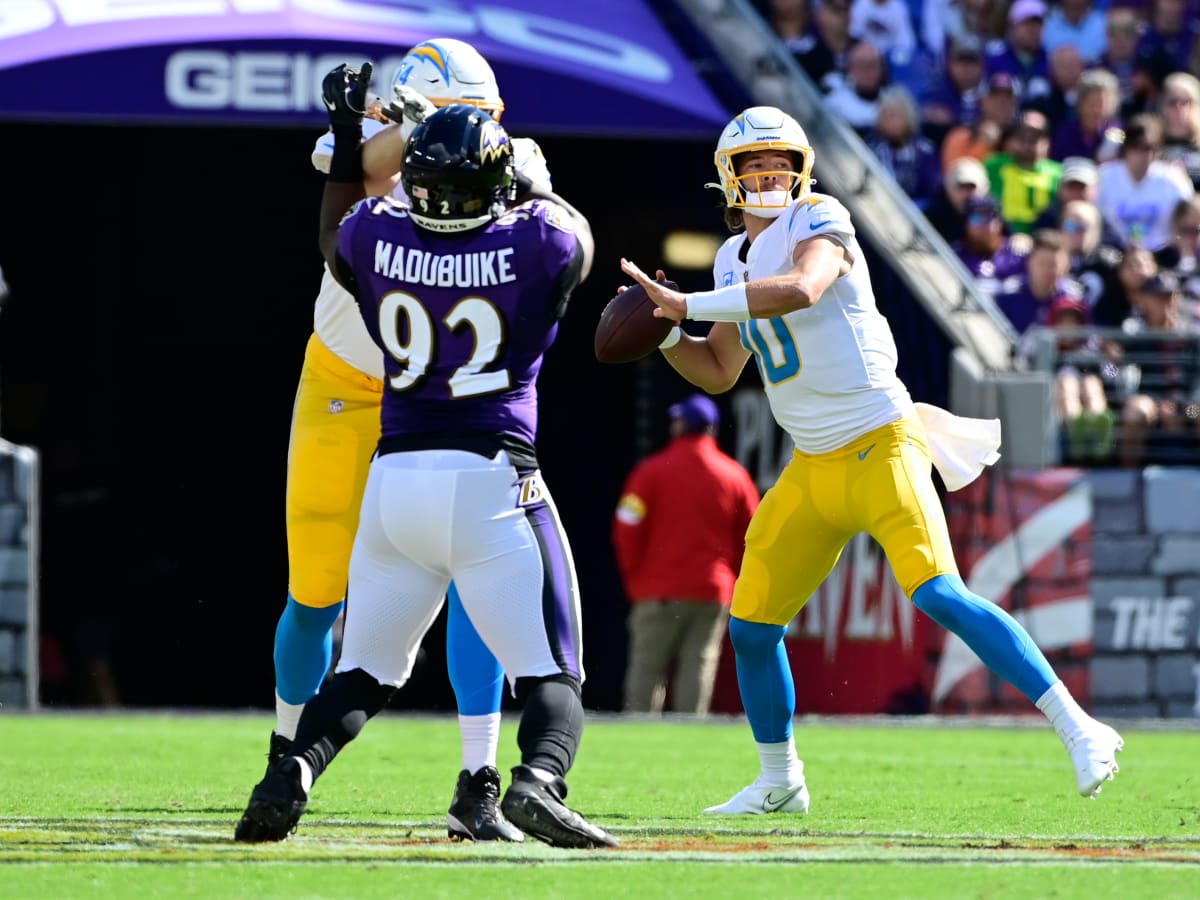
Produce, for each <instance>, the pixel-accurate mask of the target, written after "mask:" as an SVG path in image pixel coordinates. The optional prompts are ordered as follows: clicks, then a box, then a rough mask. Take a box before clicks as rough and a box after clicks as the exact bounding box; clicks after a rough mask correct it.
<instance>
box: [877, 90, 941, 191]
mask: <svg viewBox="0 0 1200 900" xmlns="http://www.w3.org/2000/svg"><path fill="white" fill-rule="evenodd" d="M919 128H920V121H919V120H918V116H917V104H916V101H915V100H914V99H913V96H912V94H911V93H910V92H909V90H908V88H906V87H904V86H902V85H893V86H892V87H889V88H885V89H884V90H883V91H882V92H881V93H880V94H879V114H878V117H877V118H876V121H875V130H874V131H873V132H872V133H871V134H869V135H868V136H867V146H868V147H870V148H871V152H872V153H874V154H875V155H876V156H877V157H878V158H879V161H880V162H882V163H883V166H884V168H885V169H887V170H888V171H889V172H891V173H892V177H893V178H895V179H896V183H897V184H898V185H899V186H900V188H901V190H903V191H904V193H906V194H908V196H909V197H910V198H912V201H913V203H915V204H916V205H917V208H918V209H921V210H924V209H927V208H928V207H929V205H930V204H931V203H932V202H933V200H934V197H936V196H937V193H938V191H939V190H940V188H941V184H942V165H941V161H940V160H939V159H938V154H937V151H936V150H935V149H934V147H933V144H931V143H930V142H929V140H927V139H926V138H924V137H922V136H921V133H920V130H919Z"/></svg>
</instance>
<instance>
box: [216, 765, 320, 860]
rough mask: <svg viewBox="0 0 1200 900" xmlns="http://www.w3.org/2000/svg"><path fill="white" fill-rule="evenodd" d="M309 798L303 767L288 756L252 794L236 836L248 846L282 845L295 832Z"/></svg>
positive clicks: (234, 835)
mask: <svg viewBox="0 0 1200 900" xmlns="http://www.w3.org/2000/svg"><path fill="white" fill-rule="evenodd" d="M307 806H308V796H307V795H306V794H305V793H304V788H303V786H302V785H301V782H300V763H299V762H298V761H297V760H296V758H295V757H292V756H289V757H287V758H286V759H284V760H283V761H281V762H280V763H278V764H277V765H275V766H273V767H272V768H271V769H269V770H268V771H267V775H266V777H265V778H263V780H262V781H260V782H259V783H258V785H257V786H256V787H255V788H254V791H253V792H252V793H251V794H250V804H249V805H248V806H247V807H246V811H245V812H244V813H242V819H241V821H240V822H238V824H237V828H236V829H235V830H234V832H233V839H234V840H235V841H241V842H243V843H246V844H263V843H266V842H267V841H282V840H283V839H284V838H286V837H287V836H288V835H289V834H291V833H292V832H294V831H295V830H296V825H297V823H299V821H300V817H301V816H302V815H304V809H305V807H307Z"/></svg>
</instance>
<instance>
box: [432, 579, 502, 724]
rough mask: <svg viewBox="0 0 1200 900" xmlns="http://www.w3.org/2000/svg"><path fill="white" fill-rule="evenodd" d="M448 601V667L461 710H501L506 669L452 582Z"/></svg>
mask: <svg viewBox="0 0 1200 900" xmlns="http://www.w3.org/2000/svg"><path fill="white" fill-rule="evenodd" d="M446 602H447V605H448V608H447V610H446V615H447V617H446V669H447V671H448V672H449V673H450V686H451V687H452V688H454V698H455V699H456V700H457V701H458V714H459V715H460V716H487V715H491V714H492V713H498V712H500V700H501V697H502V696H503V692H504V669H503V668H501V666H500V661H499V660H498V659H496V657H495V656H493V655H492V651H491V650H489V649H488V646H487V644H485V643H484V642H483V638H481V637H480V636H479V632H478V631H476V630H475V626H474V625H473V624H472V623H471V619H470V617H469V616H468V615H467V611H466V610H465V609H463V605H462V600H460V599H459V597H458V589H457V588H455V586H454V584H453V582H452V583H451V584H450V590H449V592H448V593H447V601H446Z"/></svg>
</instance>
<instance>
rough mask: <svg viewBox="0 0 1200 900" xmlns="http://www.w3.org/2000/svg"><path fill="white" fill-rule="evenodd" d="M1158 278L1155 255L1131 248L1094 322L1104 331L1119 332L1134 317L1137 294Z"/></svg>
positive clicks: (1095, 308) (1098, 306)
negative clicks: (1148, 281)
mask: <svg viewBox="0 0 1200 900" xmlns="http://www.w3.org/2000/svg"><path fill="white" fill-rule="evenodd" d="M1157 274H1158V263H1157V262H1156V261H1155V259H1154V254H1153V253H1151V252H1150V251H1149V250H1147V249H1146V248H1144V247H1131V248H1129V249H1128V250H1126V251H1125V252H1124V254H1123V255H1122V257H1121V262H1120V264H1118V266H1117V280H1116V283H1115V284H1113V285H1111V288H1112V289H1111V290H1105V292H1104V293H1103V294H1102V295H1101V296H1100V299H1099V300H1097V301H1096V303H1095V305H1094V306H1093V307H1092V321H1093V322H1094V323H1096V324H1097V325H1100V326H1102V327H1105V328H1120V327H1121V326H1123V325H1124V324H1125V321H1126V320H1127V319H1128V318H1129V317H1130V316H1131V315H1133V310H1134V308H1135V307H1136V306H1137V298H1138V291H1140V290H1141V288H1142V285H1143V284H1145V283H1146V281H1147V279H1149V278H1151V277H1152V276H1154V275H1157Z"/></svg>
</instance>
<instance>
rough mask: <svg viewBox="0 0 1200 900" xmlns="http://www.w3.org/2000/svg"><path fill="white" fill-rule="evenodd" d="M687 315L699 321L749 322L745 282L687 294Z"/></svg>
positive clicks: (748, 305) (748, 303)
mask: <svg viewBox="0 0 1200 900" xmlns="http://www.w3.org/2000/svg"><path fill="white" fill-rule="evenodd" d="M687 317H688V318H689V319H695V320H697V321H700V322H749V321H750V301H749V300H747V299H746V282H744V281H739V282H736V283H735V284H730V285H726V286H725V287H723V288H717V289H716V290H715V291H699V292H698V293H695V294H688V295H687Z"/></svg>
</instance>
